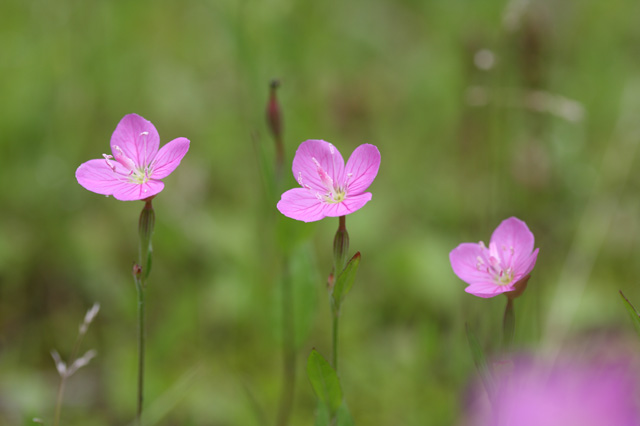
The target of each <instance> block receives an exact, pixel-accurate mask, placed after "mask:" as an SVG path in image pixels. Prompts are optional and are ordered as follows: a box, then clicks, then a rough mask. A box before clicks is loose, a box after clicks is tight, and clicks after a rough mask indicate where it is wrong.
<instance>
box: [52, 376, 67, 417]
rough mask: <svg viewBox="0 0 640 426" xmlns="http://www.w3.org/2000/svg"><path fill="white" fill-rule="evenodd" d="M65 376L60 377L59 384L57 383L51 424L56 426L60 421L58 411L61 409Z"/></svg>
mask: <svg viewBox="0 0 640 426" xmlns="http://www.w3.org/2000/svg"><path fill="white" fill-rule="evenodd" d="M65 379H66V377H65V376H62V377H60V384H59V385H58V396H57V398H56V411H55V414H54V417H53V426H58V424H59V423H60V411H61V410H62V395H64V382H65Z"/></svg>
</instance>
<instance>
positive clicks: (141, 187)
mask: <svg viewBox="0 0 640 426" xmlns="http://www.w3.org/2000/svg"><path fill="white" fill-rule="evenodd" d="M163 189H164V183H163V182H162V181H160V180H153V179H152V180H149V181H147V182H145V183H143V184H139V183H127V184H122V185H120V186H118V187H116V188H115V191H114V193H113V198H115V199H116V200H120V201H134V200H144V199H145V198H149V197H153V196H154V195H157V194H158V193H159V192H160V191H162V190H163Z"/></svg>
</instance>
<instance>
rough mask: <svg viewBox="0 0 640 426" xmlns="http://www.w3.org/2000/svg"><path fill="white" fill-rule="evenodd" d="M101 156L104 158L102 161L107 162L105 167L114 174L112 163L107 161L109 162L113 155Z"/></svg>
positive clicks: (114, 168)
mask: <svg viewBox="0 0 640 426" xmlns="http://www.w3.org/2000/svg"><path fill="white" fill-rule="evenodd" d="M102 156H103V157H104V161H106V162H107V166H109V168H110V169H111V170H113V171H114V172H115V171H116V166H114V165H113V163H111V161H109V160H111V159H112V158H113V155H109V154H102Z"/></svg>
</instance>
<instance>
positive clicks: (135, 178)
mask: <svg viewBox="0 0 640 426" xmlns="http://www.w3.org/2000/svg"><path fill="white" fill-rule="evenodd" d="M144 133H146V132H143V133H142V134H143V135H144ZM113 154H114V155H107V154H102V156H103V157H104V159H105V161H106V162H107V166H109V168H110V169H111V170H113V172H114V173H116V166H115V165H114V164H113V163H112V162H111V160H112V159H114V160H116V161H117V162H118V163H120V164H121V165H122V166H123V167H124V168H126V169H127V170H129V174H128V176H127V178H128V179H129V182H131V183H135V184H139V185H142V184H143V183H145V182H148V181H149V180H150V179H151V174H152V173H153V165H147V164H145V165H144V166H138V165H137V164H136V163H135V161H133V160H132V159H131V158H129V157H127V155H126V154H125V153H124V151H123V150H122V148H120V147H119V146H118V145H114V146H113ZM145 155H146V154H145Z"/></svg>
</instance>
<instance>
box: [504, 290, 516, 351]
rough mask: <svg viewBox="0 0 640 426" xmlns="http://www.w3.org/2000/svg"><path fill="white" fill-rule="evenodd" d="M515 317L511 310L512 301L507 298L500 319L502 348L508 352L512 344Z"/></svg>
mask: <svg viewBox="0 0 640 426" xmlns="http://www.w3.org/2000/svg"><path fill="white" fill-rule="evenodd" d="M515 323H516V316H515V313H514V310H513V299H512V298H511V297H507V306H506V307H505V309H504V317H503V318H502V348H503V351H504V352H508V351H509V349H510V348H511V345H512V344H513V334H514V330H515Z"/></svg>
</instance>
